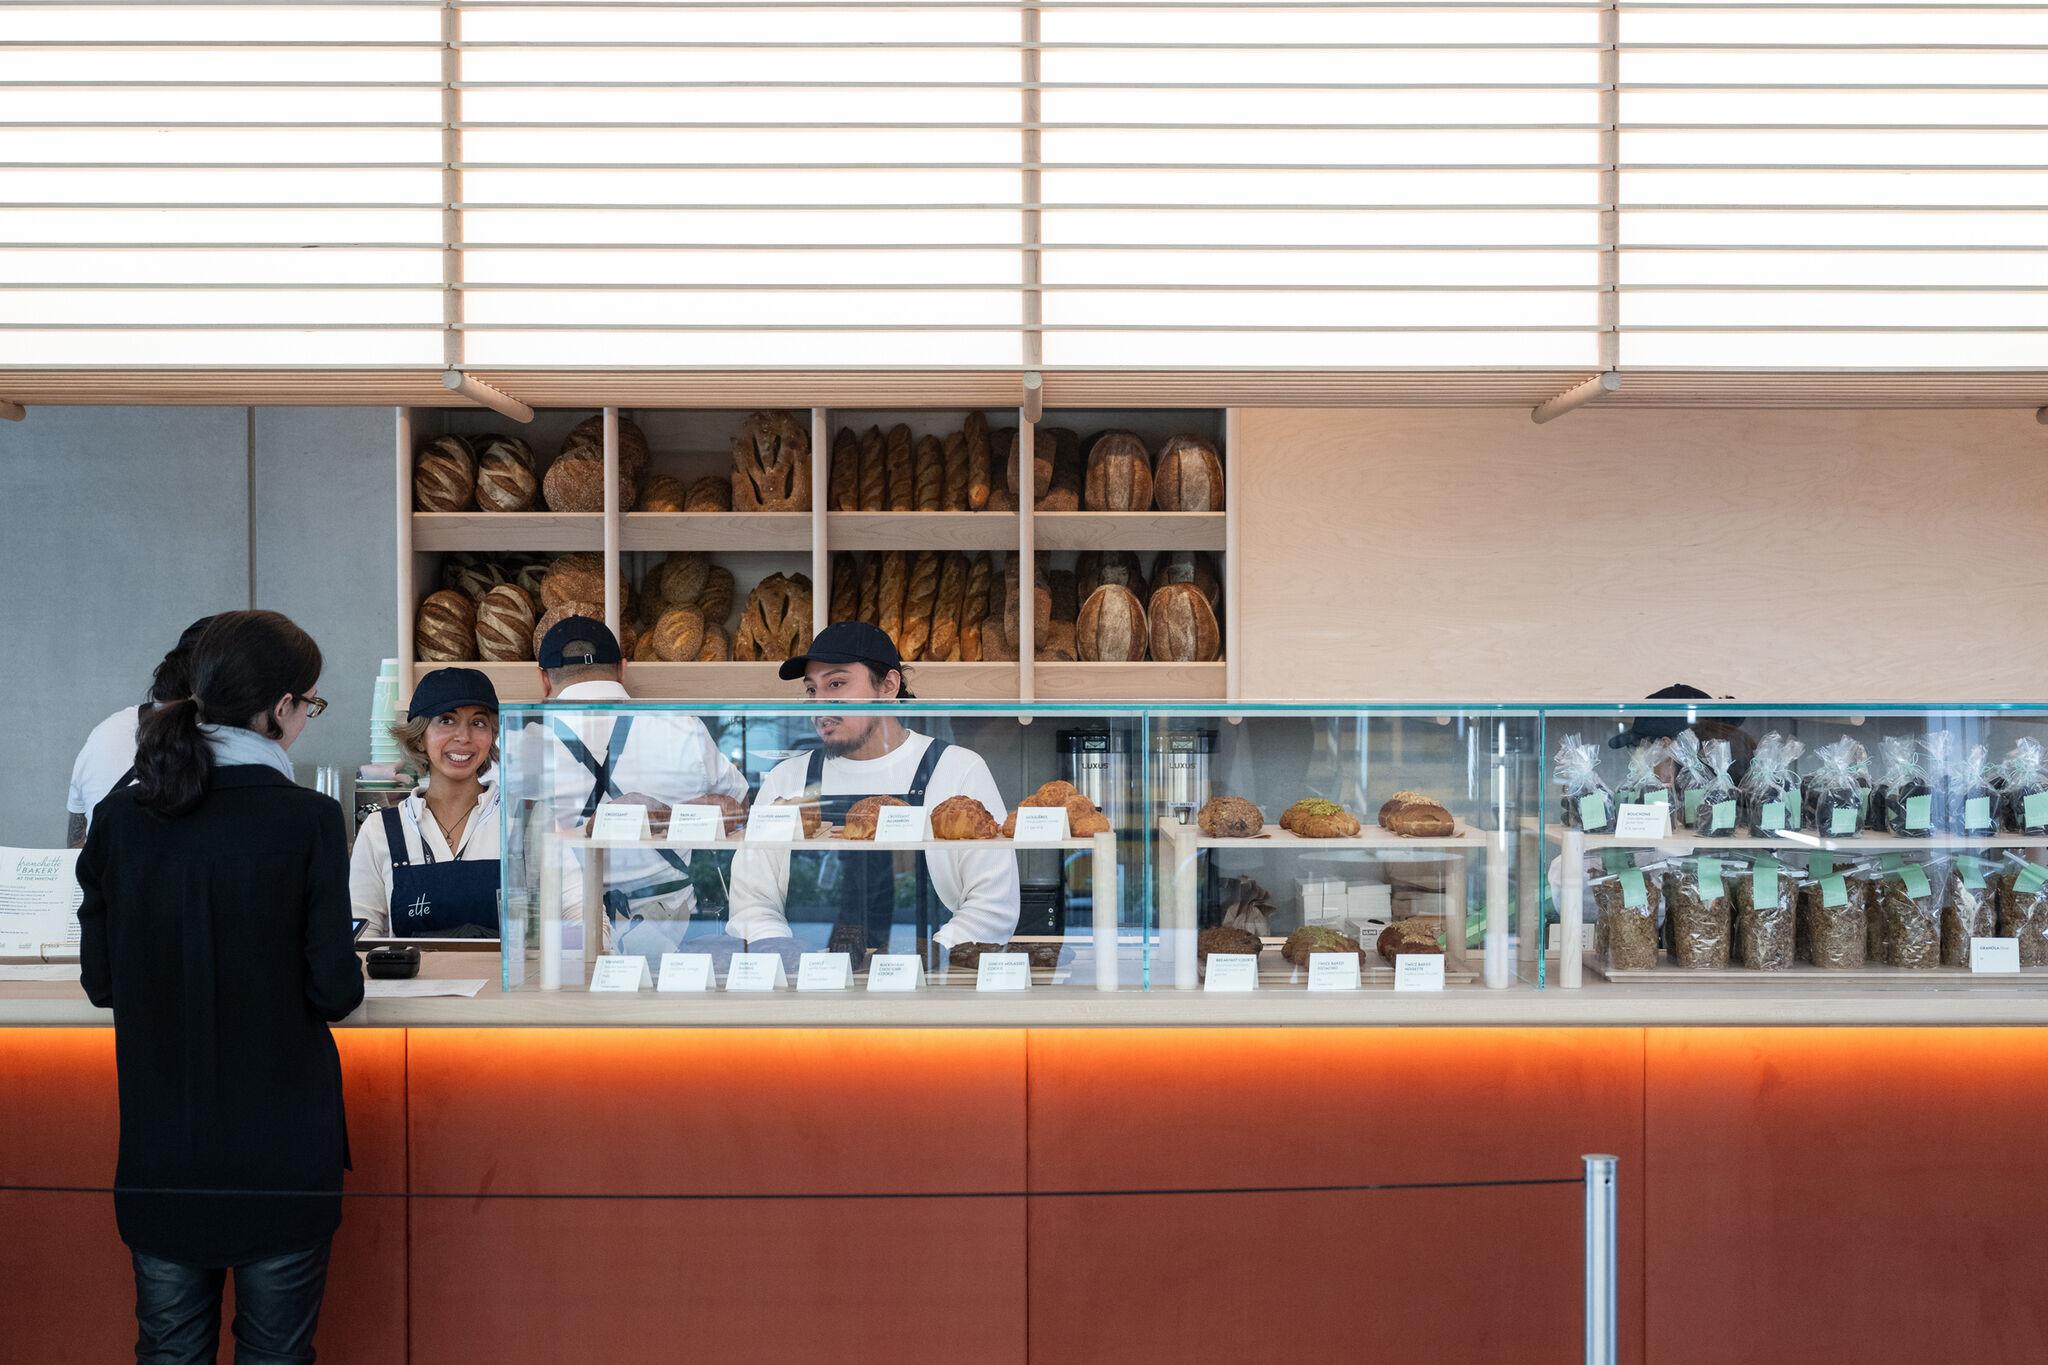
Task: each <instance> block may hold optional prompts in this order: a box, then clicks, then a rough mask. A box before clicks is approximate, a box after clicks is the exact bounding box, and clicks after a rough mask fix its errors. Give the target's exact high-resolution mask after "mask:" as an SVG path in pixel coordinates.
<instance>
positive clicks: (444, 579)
mask: <svg viewBox="0 0 2048 1365" xmlns="http://www.w3.org/2000/svg"><path fill="white" fill-rule="evenodd" d="M505 581H506V577H505V566H504V565H502V564H500V563H498V562H497V561H496V560H494V559H491V558H489V557H488V556H485V555H476V554H469V553H467V552H464V551H459V550H458V551H456V552H455V553H453V554H450V555H449V556H448V557H447V558H445V559H443V560H442V561H441V586H442V587H444V588H453V589H455V590H456V591H457V592H459V593H461V594H462V595H463V596H465V597H467V598H468V599H469V600H470V601H472V602H481V601H483V600H484V594H485V593H487V592H489V591H490V590H491V589H492V588H495V587H497V586H498V585H499V584H500V583H503V582H505Z"/></svg>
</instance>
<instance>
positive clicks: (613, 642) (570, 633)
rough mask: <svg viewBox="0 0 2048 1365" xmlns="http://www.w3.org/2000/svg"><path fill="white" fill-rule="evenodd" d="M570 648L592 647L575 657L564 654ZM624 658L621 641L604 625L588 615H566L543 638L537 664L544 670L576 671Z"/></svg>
mask: <svg viewBox="0 0 2048 1365" xmlns="http://www.w3.org/2000/svg"><path fill="white" fill-rule="evenodd" d="M570 645H588V646H589V649H588V650H578V651H577V652H576V653H574V654H564V653H563V652H562V651H563V649H565V648H566V647H568V646H570ZM623 658H624V656H623V655H621V654H620V653H619V638H618V636H616V635H613V634H612V632H611V628H610V627H609V626H607V625H605V623H604V622H602V621H598V620H594V619H592V618H591V617H588V616H564V617H563V618H562V619H561V620H559V621H557V622H555V624H554V625H553V626H552V627H550V628H549V630H548V633H547V634H546V635H544V636H542V637H541V641H540V649H539V650H537V651H536V661H537V662H538V663H539V664H540V666H541V667H542V668H575V667H578V666H580V665H583V664H615V663H619V662H620V661H621V660H622V659H623Z"/></svg>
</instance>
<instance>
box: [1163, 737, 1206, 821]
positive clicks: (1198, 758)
mask: <svg viewBox="0 0 2048 1365" xmlns="http://www.w3.org/2000/svg"><path fill="white" fill-rule="evenodd" d="M1215 751H1216V732H1215V731H1214V730H1155V731H1154V732H1153V734H1152V752H1151V754H1150V755H1149V757H1150V767H1151V780H1152V815H1153V817H1154V818H1155V819H1159V820H1170V821H1174V822H1176V823H1179V824H1192V823H1193V822H1194V819H1195V816H1196V814H1197V813H1199V812H1200V811H1201V809H1202V807H1203V806H1205V805H1207V804H1208V803H1209V756H1210V755H1211V754H1213V753H1214V752H1215Z"/></svg>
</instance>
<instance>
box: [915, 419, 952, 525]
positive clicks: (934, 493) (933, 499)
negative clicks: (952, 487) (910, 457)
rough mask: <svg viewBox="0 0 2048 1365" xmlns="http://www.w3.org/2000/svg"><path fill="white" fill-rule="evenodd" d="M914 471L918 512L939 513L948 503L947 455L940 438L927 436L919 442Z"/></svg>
mask: <svg viewBox="0 0 2048 1365" xmlns="http://www.w3.org/2000/svg"><path fill="white" fill-rule="evenodd" d="M913 470H914V473H915V476H916V480H917V490H916V493H917V501H916V506H917V510H918V511H920V512H936V511H939V510H940V509H941V508H942V507H944V506H945V502H946V454H945V448H944V447H943V446H941V445H940V444H939V438H938V437H936V436H925V437H922V438H920V439H919V440H918V443H917V454H916V456H915V459H914V462H913Z"/></svg>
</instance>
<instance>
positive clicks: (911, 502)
mask: <svg viewBox="0 0 2048 1365" xmlns="http://www.w3.org/2000/svg"><path fill="white" fill-rule="evenodd" d="M911 445H912V442H911V439H910V428H909V427H906V426H900V425H899V426H893V427H891V428H889V438H888V442H887V445H886V447H885V449H884V454H883V463H884V466H885V467H886V468H887V469H888V471H889V510H890V511H891V512H914V511H916V510H917V466H916V462H915V461H914V460H913V459H912V457H911V453H910V449H911Z"/></svg>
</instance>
